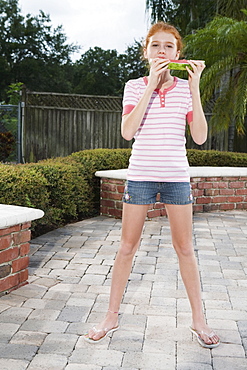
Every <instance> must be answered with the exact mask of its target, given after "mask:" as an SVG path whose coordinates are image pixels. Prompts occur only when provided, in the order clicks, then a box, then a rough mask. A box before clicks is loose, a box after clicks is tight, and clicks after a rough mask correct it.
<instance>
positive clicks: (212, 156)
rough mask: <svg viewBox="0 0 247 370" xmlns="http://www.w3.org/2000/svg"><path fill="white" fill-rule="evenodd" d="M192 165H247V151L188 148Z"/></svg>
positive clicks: (188, 155) (188, 156)
mask: <svg viewBox="0 0 247 370" xmlns="http://www.w3.org/2000/svg"><path fill="white" fill-rule="evenodd" d="M187 158H188V161H189V164H190V166H210V167H247V153H236V152H234V153H232V152H222V151H217V150H196V149H187Z"/></svg>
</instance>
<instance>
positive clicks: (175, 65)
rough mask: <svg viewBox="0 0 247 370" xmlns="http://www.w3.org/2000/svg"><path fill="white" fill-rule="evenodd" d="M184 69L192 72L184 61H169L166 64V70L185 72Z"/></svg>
mask: <svg viewBox="0 0 247 370" xmlns="http://www.w3.org/2000/svg"><path fill="white" fill-rule="evenodd" d="M186 67H188V68H189V69H191V70H192V67H191V65H190V64H189V63H188V61H187V60H186V59H178V60H171V61H170V63H169V64H168V69H176V70H179V71H184V70H186Z"/></svg>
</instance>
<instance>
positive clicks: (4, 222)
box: [0, 204, 44, 229]
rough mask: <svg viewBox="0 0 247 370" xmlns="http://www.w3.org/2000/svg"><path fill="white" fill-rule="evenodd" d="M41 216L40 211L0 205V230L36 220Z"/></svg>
mask: <svg viewBox="0 0 247 370" xmlns="http://www.w3.org/2000/svg"><path fill="white" fill-rule="evenodd" d="M43 216H44V212H43V211H42V210H41V209H36V208H29V207H20V206H13V205H8V204H0V229H4V228H6V227H10V226H14V225H19V224H23V223H25V222H30V221H33V220H37V219H38V218H41V217H43Z"/></svg>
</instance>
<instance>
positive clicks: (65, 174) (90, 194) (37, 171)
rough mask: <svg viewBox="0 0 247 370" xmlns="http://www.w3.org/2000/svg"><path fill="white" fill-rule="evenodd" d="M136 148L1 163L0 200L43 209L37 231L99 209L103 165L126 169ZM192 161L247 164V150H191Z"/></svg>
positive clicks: (211, 163)
mask: <svg viewBox="0 0 247 370" xmlns="http://www.w3.org/2000/svg"><path fill="white" fill-rule="evenodd" d="M130 154H131V149H95V150H84V151H80V152H76V153H73V154H71V155H70V156H68V157H59V158H54V159H47V160H43V161H40V162H38V163H29V164H25V165H3V164H2V165H0V203H3V204H13V205H19V206H26V207H34V208H39V209H42V210H43V211H44V212H45V216H44V217H43V218H41V219H39V220H36V221H33V222H32V229H33V236H37V235H41V234H43V233H45V232H47V231H49V230H52V229H54V228H57V227H60V226H63V225H64V224H66V223H69V222H74V221H79V220H81V219H83V218H86V217H92V216H95V215H97V214H99V202H100V179H99V178H97V177H96V176H95V172H96V171H99V170H113V169H121V168H127V167H128V163H129V157H130ZM187 155H188V160H189V163H190V165H191V166H227V167H229V166H234V167H236V166H238V167H247V153H229V152H219V151H206V150H196V149H188V150H187Z"/></svg>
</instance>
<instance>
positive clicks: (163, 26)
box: [144, 21, 183, 51]
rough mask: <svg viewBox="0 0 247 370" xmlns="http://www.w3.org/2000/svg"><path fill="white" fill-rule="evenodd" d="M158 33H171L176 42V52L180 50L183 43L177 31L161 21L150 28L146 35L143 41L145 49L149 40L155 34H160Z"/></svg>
mask: <svg viewBox="0 0 247 370" xmlns="http://www.w3.org/2000/svg"><path fill="white" fill-rule="evenodd" d="M160 31H163V32H167V33H171V34H172V35H173V36H174V37H175V39H176V40H177V49H178V51H181V50H182V48H183V42H182V37H181V36H180V33H179V32H178V30H177V29H176V28H175V27H174V26H171V25H170V24H168V23H165V22H161V21H160V22H157V23H155V24H153V25H152V27H151V28H150V30H149V31H148V34H147V37H146V40H145V43H144V47H145V48H147V47H148V44H149V41H150V38H151V37H152V36H153V35H154V34H155V33H157V32H160Z"/></svg>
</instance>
